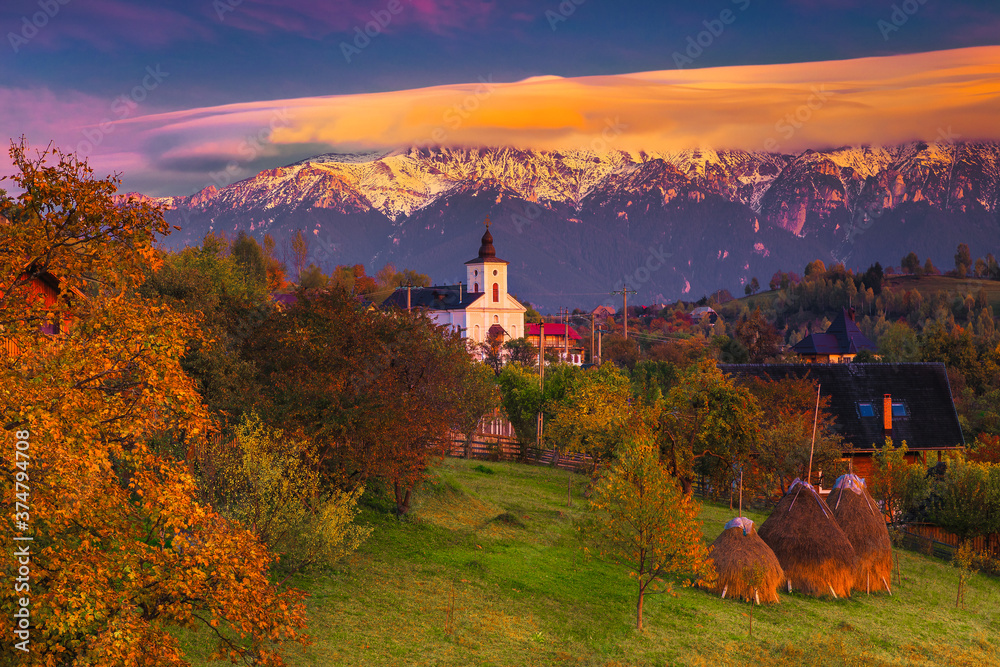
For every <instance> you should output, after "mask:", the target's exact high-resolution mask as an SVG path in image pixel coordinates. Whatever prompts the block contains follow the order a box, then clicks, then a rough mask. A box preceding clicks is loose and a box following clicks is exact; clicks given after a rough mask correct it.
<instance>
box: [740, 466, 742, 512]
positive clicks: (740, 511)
mask: <svg viewBox="0 0 1000 667" xmlns="http://www.w3.org/2000/svg"><path fill="white" fill-rule="evenodd" d="M740 518H741V519H742V518H743V468H740Z"/></svg>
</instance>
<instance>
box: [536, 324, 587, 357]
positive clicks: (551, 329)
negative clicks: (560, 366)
mask: <svg viewBox="0 0 1000 667" xmlns="http://www.w3.org/2000/svg"><path fill="white" fill-rule="evenodd" d="M541 333H542V328H541V325H538V324H529V325H528V330H527V334H526V335H525V338H527V340H528V342H529V343H531V344H532V345H534V346H535V349H536V350H537V349H539V348H540V347H541V340H540V338H541ZM545 349H546V351H549V350H551V351H553V352H555V353H556V356H557V357H558V358H559V360H560V361H563V362H565V363H567V364H575V365H577V366H581V365H583V355H584V348H583V339H582V338H580V334H578V333H577V332H576V331H574V330H573V327H570V326H567V325H565V324H557V323H554V322H552V323H546V324H545Z"/></svg>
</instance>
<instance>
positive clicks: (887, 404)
mask: <svg viewBox="0 0 1000 667" xmlns="http://www.w3.org/2000/svg"><path fill="white" fill-rule="evenodd" d="M882 426H883V427H884V428H885V437H887V438H891V437H892V395H891V394H883V396H882Z"/></svg>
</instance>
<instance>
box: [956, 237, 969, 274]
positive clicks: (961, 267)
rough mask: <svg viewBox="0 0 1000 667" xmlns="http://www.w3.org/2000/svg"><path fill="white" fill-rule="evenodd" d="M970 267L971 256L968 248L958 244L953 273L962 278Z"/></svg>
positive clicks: (964, 244) (965, 245)
mask: <svg viewBox="0 0 1000 667" xmlns="http://www.w3.org/2000/svg"><path fill="white" fill-rule="evenodd" d="M971 267H972V254H971V253H970V252H969V246H968V244H966V243H959V244H958V250H957V251H956V252H955V273H957V274H958V277H959V278H964V277H965V276H966V275H967V274H968V273H969V269H970V268H971Z"/></svg>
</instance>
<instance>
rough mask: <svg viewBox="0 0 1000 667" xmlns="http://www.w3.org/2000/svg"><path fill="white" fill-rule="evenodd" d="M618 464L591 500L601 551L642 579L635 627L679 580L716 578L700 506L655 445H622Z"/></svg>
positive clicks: (593, 533)
mask: <svg viewBox="0 0 1000 667" xmlns="http://www.w3.org/2000/svg"><path fill="white" fill-rule="evenodd" d="M616 454H617V459H616V461H615V462H614V464H613V465H612V466H611V467H610V468H609V469H608V470H607V472H606V473H605V474H604V475H602V477H601V479H600V480H599V482H598V484H597V488H596V489H595V491H594V495H593V496H592V497H591V500H590V507H591V509H592V511H593V512H594V513H595V515H596V519H595V521H594V522H593V525H592V528H591V529H590V535H591V537H592V539H593V542H594V545H595V547H596V549H597V551H598V552H599V553H600V554H602V555H603V556H605V557H607V558H609V559H611V560H613V561H615V562H618V563H622V564H623V565H625V566H627V567H628V568H629V570H630V573H631V575H632V576H633V577H634V578H635V579H636V586H637V589H638V598H637V600H636V616H635V624H636V628H637V629H638V630H640V631H641V630H642V608H643V601H644V599H645V596H646V595H647V594H648V593H651V592H654V591H655V592H660V591H669V590H670V589H671V586H672V584H673V583H674V582H675V581H676V580H680V581H682V582H683V583H684V584H685V585H689V584H691V583H694V582H696V581H698V580H702V579H705V580H710V579H711V578H712V576H713V572H712V567H711V563H710V561H709V560H708V549H707V548H706V546H705V544H704V542H703V541H702V533H701V522H700V521H698V512H699V509H700V508H699V506H698V505H697V504H696V503H695V502H694V501H693V500H692V499H691V498H690V496H688V495H687V494H684V493H682V492H681V490H680V488H678V486H677V483H676V480H675V479H674V478H673V477H672V476H671V475H670V474H669V473H668V472H667V471H666V470H664V468H663V466H662V465H661V463H660V461H659V456H658V452H657V447H656V445H655V444H654V443H653V442H652V441H651V440H649V439H644V438H641V437H636V438H629V439H626V440H625V441H624V442H622V444H621V446H619V448H618V450H617V452H616Z"/></svg>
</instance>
